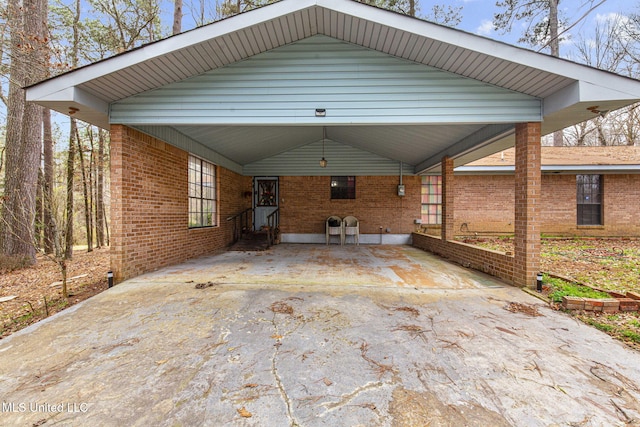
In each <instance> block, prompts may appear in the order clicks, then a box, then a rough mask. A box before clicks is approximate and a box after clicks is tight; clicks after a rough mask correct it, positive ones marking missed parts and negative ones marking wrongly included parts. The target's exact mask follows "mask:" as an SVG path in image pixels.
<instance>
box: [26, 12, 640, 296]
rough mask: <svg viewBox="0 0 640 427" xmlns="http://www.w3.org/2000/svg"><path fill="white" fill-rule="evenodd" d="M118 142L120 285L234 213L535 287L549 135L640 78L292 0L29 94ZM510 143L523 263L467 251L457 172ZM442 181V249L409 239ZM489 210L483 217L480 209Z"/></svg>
mask: <svg viewBox="0 0 640 427" xmlns="http://www.w3.org/2000/svg"><path fill="white" fill-rule="evenodd" d="M26 92H27V93H26V96H27V100H28V101H31V102H36V103H38V104H40V105H43V106H45V107H48V108H51V109H54V110H56V111H59V112H61V113H63V114H68V115H73V116H74V117H76V118H77V119H79V120H83V121H86V122H88V123H91V124H93V125H96V126H99V127H102V128H104V129H109V130H110V132H111V189H112V205H111V214H112V218H111V231H112V236H111V237H112V239H111V241H112V253H111V267H112V269H113V270H114V274H115V278H116V281H121V280H124V279H126V278H130V277H134V276H136V275H138V274H141V273H144V272H147V271H151V270H154V269H156V268H159V267H162V266H166V265H170V264H174V263H178V262H181V261H183V260H186V259H189V258H192V257H195V256H199V255H202V254H207V253H212V252H214V251H216V250H220V249H223V248H226V247H227V246H228V245H229V244H230V243H231V242H232V241H233V238H234V221H230V220H229V219H230V218H231V217H233V216H234V215H236V214H239V213H241V212H243V211H246V210H249V211H251V210H252V212H253V227H254V228H256V229H258V228H260V227H262V226H263V225H264V224H265V221H266V219H267V218H268V217H270V216H271V217H273V215H277V216H279V227H280V230H281V232H282V239H283V241H285V242H318V243H319V242H322V241H323V236H324V227H325V219H326V218H327V217H328V216H330V215H340V216H346V215H353V216H356V217H357V218H358V219H360V220H361V223H360V233H361V235H360V242H361V243H363V244H366V243H408V242H412V243H413V244H414V245H416V246H419V247H421V248H424V249H427V250H431V251H434V252H436V253H439V254H442V255H445V256H448V257H450V258H451V259H453V260H456V261H458V262H461V263H464V264H469V265H471V266H474V267H476V268H478V267H480V268H481V269H483V270H485V271H489V272H492V274H496V275H498V276H500V277H502V278H503V279H505V280H507V281H509V282H512V283H514V284H516V285H519V286H525V285H533V284H534V283H535V275H536V273H537V271H538V265H539V251H540V232H539V225H540V221H541V220H542V218H541V214H542V212H541V210H540V184H541V181H542V179H541V177H540V139H541V135H543V134H548V133H551V132H553V131H555V130H559V129H562V128H564V127H566V126H570V125H573V124H576V123H578V122H581V121H584V120H587V119H590V118H593V117H595V116H596V115H598V114H600V112H601V111H604V110H611V109H616V108H621V107H625V106H628V105H630V104H633V103H635V102H638V101H640V82H638V81H637V80H634V79H630V78H626V77H622V76H618V75H615V74H612V73H608V72H604V71H601V70H597V69H594V68H591V67H588V66H584V65H580V64H576V63H572V62H570V61H566V60H563V59H559V58H554V57H551V56H548V55H544V54H540V53H536V52H533V51H529V50H526V49H522V48H518V47H514V46H510V45H507V44H504V43H500V42H496V41H493V40H490V39H487V38H483V37H479V36H476V35H473V34H469V33H465V32H463V31H459V30H455V29H452V28H448V27H444V26H440V25H437V24H434V23H430V22H426V21H423V20H420V19H416V18H413V17H409V16H406V15H402V14H398V13H393V12H390V11H386V10H383V9H380V8H376V7H372V6H369V5H366V4H362V3H360V2H356V1H352V0H283V1H280V2H276V3H273V4H270V5H268V6H265V7H262V8H259V9H256V10H252V11H249V12H245V13H241V14H239V15H237V16H233V17H231V18H228V19H225V20H222V21H219V22H215V23H212V24H209V25H205V26H203V27H200V28H196V29H194V30H191V31H188V32H185V33H183V34H178V35H175V36H172V37H169V38H167V39H164V40H160V41H157V42H154V43H150V44H148V45H145V46H141V47H140V48H137V49H134V50H132V51H129V52H125V53H122V54H120V55H116V56H114V57H112V58H108V59H105V60H103V61H99V62H97V63H94V64H90V65H88V66H85V67H81V68H79V69H76V70H73V71H70V72H68V73H65V74H62V75H60V76H57V77H53V78H51V79H48V80H45V81H43V82H40V83H38V84H36V85H33V86H31V87H29V88H27V89H26ZM514 146H515V157H516V166H515V172H514V177H515V180H514V188H515V190H514V198H513V202H512V205H511V206H510V207H509V209H512V211H513V223H514V233H515V238H514V240H515V249H514V254H513V256H506V255H500V254H498V255H496V254H494V253H492V252H489V251H484V250H480V249H477V248H473V247H468V246H465V245H460V244H457V243H456V242H455V241H454V239H453V238H454V235H455V230H456V228H459V224H457V223H456V220H457V218H461V216H460V215H463V216H464V215H465V212H464V211H465V210H467V209H468V208H469V207H468V206H464V205H462V207H458V208H456V206H455V204H456V198H455V197H454V195H455V192H456V191H457V190H456V188H457V187H458V186H457V185H456V183H455V182H456V179H457V178H456V176H455V174H454V167H455V166H460V165H463V164H466V163H469V162H471V161H474V160H478V159H480V158H483V157H485V156H487V155H489V154H492V153H495V152H498V151H500V150H504V149H507V148H509V147H514ZM438 171H442V173H443V176H444V179H443V190H442V193H443V195H442V198H443V205H442V222H443V226H442V232H441V236H440V237H439V238H433V237H429V236H425V235H422V234H414V235H412V234H411V233H412V232H413V231H415V230H416V226H417V225H419V224H418V222H419V221H418V220H419V219H420V210H421V175H424V174H430V173H438ZM480 208H482V206H474V207H473V209H474V210H477V209H480Z"/></svg>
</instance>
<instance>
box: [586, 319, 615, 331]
mask: <svg viewBox="0 0 640 427" xmlns="http://www.w3.org/2000/svg"><path fill="white" fill-rule="evenodd" d="M582 321H583V322H584V323H586V324H587V325H591V326H593V327H594V328H596V329H598V330H600V331H602V332H607V333H608V332H613V330H614V329H615V327H614V326H613V325H608V324H606V323H601V322H598V321H597V320H595V319H592V318H590V317H585V318H583V319H582Z"/></svg>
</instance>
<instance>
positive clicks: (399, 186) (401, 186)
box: [398, 184, 404, 197]
mask: <svg viewBox="0 0 640 427" xmlns="http://www.w3.org/2000/svg"><path fill="white" fill-rule="evenodd" d="M398 196H400V197H404V184H400V185H398Z"/></svg>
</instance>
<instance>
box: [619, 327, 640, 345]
mask: <svg viewBox="0 0 640 427" xmlns="http://www.w3.org/2000/svg"><path fill="white" fill-rule="evenodd" d="M620 335H622V336H623V337H624V338H625V339H628V340H629V341H633V342H637V343H640V334H638V333H636V332H633V331H630V330H628V329H625V330H623V331H621V332H620Z"/></svg>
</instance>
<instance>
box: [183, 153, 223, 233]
mask: <svg viewBox="0 0 640 427" xmlns="http://www.w3.org/2000/svg"><path fill="white" fill-rule="evenodd" d="M213 225H217V206H216V166H215V165H214V164H212V163H209V162H207V161H205V160H202V159H199V158H197V157H194V156H189V227H191V228H195V227H210V226H213Z"/></svg>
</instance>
